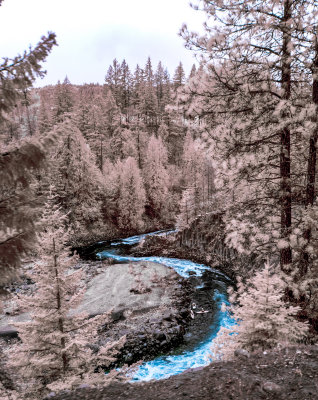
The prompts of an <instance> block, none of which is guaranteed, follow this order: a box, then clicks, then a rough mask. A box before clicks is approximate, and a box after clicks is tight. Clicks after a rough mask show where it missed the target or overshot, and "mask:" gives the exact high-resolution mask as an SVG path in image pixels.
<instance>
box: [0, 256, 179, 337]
mask: <svg viewBox="0 0 318 400" xmlns="http://www.w3.org/2000/svg"><path fill="white" fill-rule="evenodd" d="M176 278H178V275H177V273H176V272H175V271H174V270H173V269H171V268H168V267H166V266H164V265H161V264H157V263H152V262H135V263H129V264H128V263H127V264H115V265H111V266H107V267H106V268H105V270H104V272H102V273H100V274H98V275H97V276H95V277H94V278H93V279H92V280H91V281H90V282H89V284H88V286H87V291H86V293H85V295H84V298H83V300H82V302H81V304H80V305H79V306H78V307H77V308H76V309H75V310H74V311H73V312H74V313H75V314H78V313H81V312H85V313H87V314H88V315H90V316H93V315H98V314H103V313H106V312H109V311H115V312H116V311H123V312H125V313H128V314H144V313H147V312H150V311H151V310H159V309H161V308H167V307H169V306H170V305H171V304H172V294H173V287H174V285H171V284H169V281H170V280H171V281H173V280H174V279H176ZM138 288H139V289H141V290H139V292H138ZM140 292H141V293H140ZM73 312H72V313H73ZM29 319H30V315H29V313H23V314H20V315H16V316H10V315H2V316H0V336H2V337H12V336H14V335H16V333H17V330H16V328H15V327H14V325H13V324H14V323H16V322H22V321H28V320H29Z"/></svg>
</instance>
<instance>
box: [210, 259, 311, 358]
mask: <svg viewBox="0 0 318 400" xmlns="http://www.w3.org/2000/svg"><path fill="white" fill-rule="evenodd" d="M286 286H287V285H286V282H284V280H283V278H282V272H281V271H279V270H278V269H277V268H276V270H274V268H273V267H272V266H271V265H270V264H269V263H266V264H265V266H264V269H263V270H261V271H259V272H257V273H256V275H255V276H253V277H252V278H251V279H250V280H248V282H247V283H246V285H244V284H243V283H242V281H241V280H239V281H238V292H237V294H235V293H234V294H232V297H231V299H230V300H231V301H232V304H235V303H236V302H237V305H233V306H231V307H229V311H230V312H231V313H233V317H234V319H235V322H236V324H235V325H233V326H232V327H231V328H222V329H221V330H220V332H219V334H218V338H217V340H216V344H215V347H212V351H213V352H217V351H218V350H219V351H220V352H221V354H222V355H223V357H225V358H230V357H232V356H233V353H234V351H235V349H246V350H248V351H254V350H265V349H270V348H274V347H277V346H278V345H279V344H288V343H295V342H297V341H299V340H301V339H303V338H304V336H305V335H306V332H307V330H308V326H307V325H306V324H305V323H303V322H299V321H297V319H296V315H297V313H298V312H299V311H300V308H299V307H293V306H290V305H287V304H286V303H285V302H284V300H283V297H284V292H285V289H286ZM234 302H235V303H234Z"/></svg>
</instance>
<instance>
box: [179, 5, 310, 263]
mask: <svg viewBox="0 0 318 400" xmlns="http://www.w3.org/2000/svg"><path fill="white" fill-rule="evenodd" d="M197 4H198V7H200V6H202V9H203V10H204V11H205V12H206V13H207V15H208V16H209V18H210V21H212V19H213V20H215V21H218V22H217V23H216V24H215V25H212V24H211V23H210V22H209V23H208V24H207V25H206V34H205V35H203V36H201V37H200V35H198V34H195V33H193V34H191V33H189V32H187V30H186V27H185V28H184V29H183V31H182V32H183V33H182V34H183V35H184V37H185V39H186V40H187V46H188V47H189V48H197V49H199V51H202V53H205V54H206V58H205V61H206V63H205V62H202V64H201V66H202V70H201V71H200V72H199V73H197V75H196V79H192V80H190V81H189V87H188V89H189V90H188V93H189V96H190V97H192V99H193V102H192V106H191V107H190V108H191V111H194V114H196V113H197V114H198V115H199V116H200V117H201V118H204V120H205V121H204V122H205V123H207V125H208V126H209V134H210V136H211V139H212V140H211V142H213V144H212V146H213V151H214V153H215V154H217V153H218V154H219V155H220V157H219V158H218V159H217V160H216V163H217V164H218V167H219V172H218V175H219V178H220V179H219V184H220V187H222V188H224V189H225V190H224V191H227V192H228V197H227V199H226V196H225V197H224V198H223V200H225V201H224V204H226V207H224V209H223V211H222V212H226V214H227V216H226V219H227V221H226V222H227V226H228V227H229V232H230V233H229V236H231V238H232V239H233V238H234V237H235V232H236V239H235V240H232V239H231V240H229V242H230V243H231V245H233V246H236V247H237V248H240V251H241V250H244V249H245V251H246V252H251V250H252V251H253V250H254V249H257V250H258V251H259V250H261V251H264V252H265V253H267V254H269V253H270V252H275V253H279V254H280V261H281V267H282V269H283V270H286V271H287V270H290V269H292V268H293V267H292V261H293V259H292V248H291V245H290V242H289V237H290V234H291V231H292V222H293V219H292V197H293V196H292V194H293V190H296V191H297V189H296V188H297V187H298V185H301V186H303V181H302V178H301V176H302V177H303V176H304V175H305V174H304V172H303V171H297V172H295V170H294V166H293V164H294V161H295V160H296V159H297V147H298V149H299V148H301V145H300V143H299V138H300V137H301V135H297V134H296V132H298V130H301V128H300V127H301V126H304V124H305V120H306V118H304V115H305V114H306V111H304V108H306V106H305V107H304V103H306V101H305V102H304V103H302V104H300V102H299V101H298V99H299V98H303V99H305V98H306V96H305V97H303V95H304V89H305V87H306V86H307V84H308V76H309V75H310V74H309V71H308V66H311V65H312V63H311V60H312V59H313V53H314V52H313V47H314V46H313V45H312V41H313V35H312V31H313V28H314V26H315V25H316V22H315V18H316V15H317V4H316V3H315V2H312V1H305V2H302V3H299V2H293V1H291V0H284V1H282V2H276V1H269V2H266V3H263V4H261V5H260V4H259V3H257V2H250V1H249V2H247V1H243V2H240V3H238V2H236V1H232V0H227V1H218V0H216V1H205V0H203V1H198V2H197ZM309 10H310V11H309ZM219 22H220V23H219ZM238 29H239V31H240V34H238ZM305 59H307V63H306V62H305ZM296 60H297V62H296ZM308 60H310V61H309V62H308ZM306 73H308V74H309V75H308V76H306ZM179 99H180V101H182V99H181V97H180V98H179ZM179 105H180V104H179ZM309 108H310V107H309ZM311 108H312V107H311ZM296 110H297V112H296ZM301 110H303V112H304V114H302V113H301ZM298 113H299V114H298ZM296 115H299V118H297V117H296ZM300 115H303V116H302V117H300ZM301 119H302V121H301ZM305 130H307V128H305ZM302 132H303V134H304V131H302ZM307 134H308V133H307ZM298 151H299V150H298ZM295 154H296V155H295ZM221 176H222V178H221ZM223 177H224V179H223ZM237 194H239V196H237ZM231 198H232V200H234V201H231ZM265 199H266V201H265ZM238 203H240V205H239V204H238ZM229 204H232V206H233V208H232V207H231V206H229ZM225 208H226V211H225ZM231 208H232V211H233V212H231ZM243 214H244V215H243ZM246 239H247V240H246ZM278 243H279V246H278Z"/></svg>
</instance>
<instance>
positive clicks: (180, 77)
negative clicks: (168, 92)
mask: <svg viewBox="0 0 318 400" xmlns="http://www.w3.org/2000/svg"><path fill="white" fill-rule="evenodd" d="M184 82H185V73H184V69H183V65H182V62H181V61H180V63H179V65H178V66H177V68H176V70H175V73H174V76H173V86H174V90H177V89H178V88H179V87H180V86H182V85H183V84H184Z"/></svg>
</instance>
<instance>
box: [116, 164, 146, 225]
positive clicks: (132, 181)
mask: <svg viewBox="0 0 318 400" xmlns="http://www.w3.org/2000/svg"><path fill="white" fill-rule="evenodd" d="M116 168H118V170H119V171H120V175H119V195H118V202H117V213H118V225H119V227H120V228H121V229H123V230H125V231H126V232H129V231H134V230H138V229H140V228H142V226H143V214H144V211H145V202H146V198H145V189H144V184H143V181H142V177H141V173H140V170H139V168H138V165H137V162H136V160H135V159H134V158H132V157H128V158H127V159H126V160H124V161H123V162H122V163H120V164H119V163H117V165H116Z"/></svg>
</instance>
